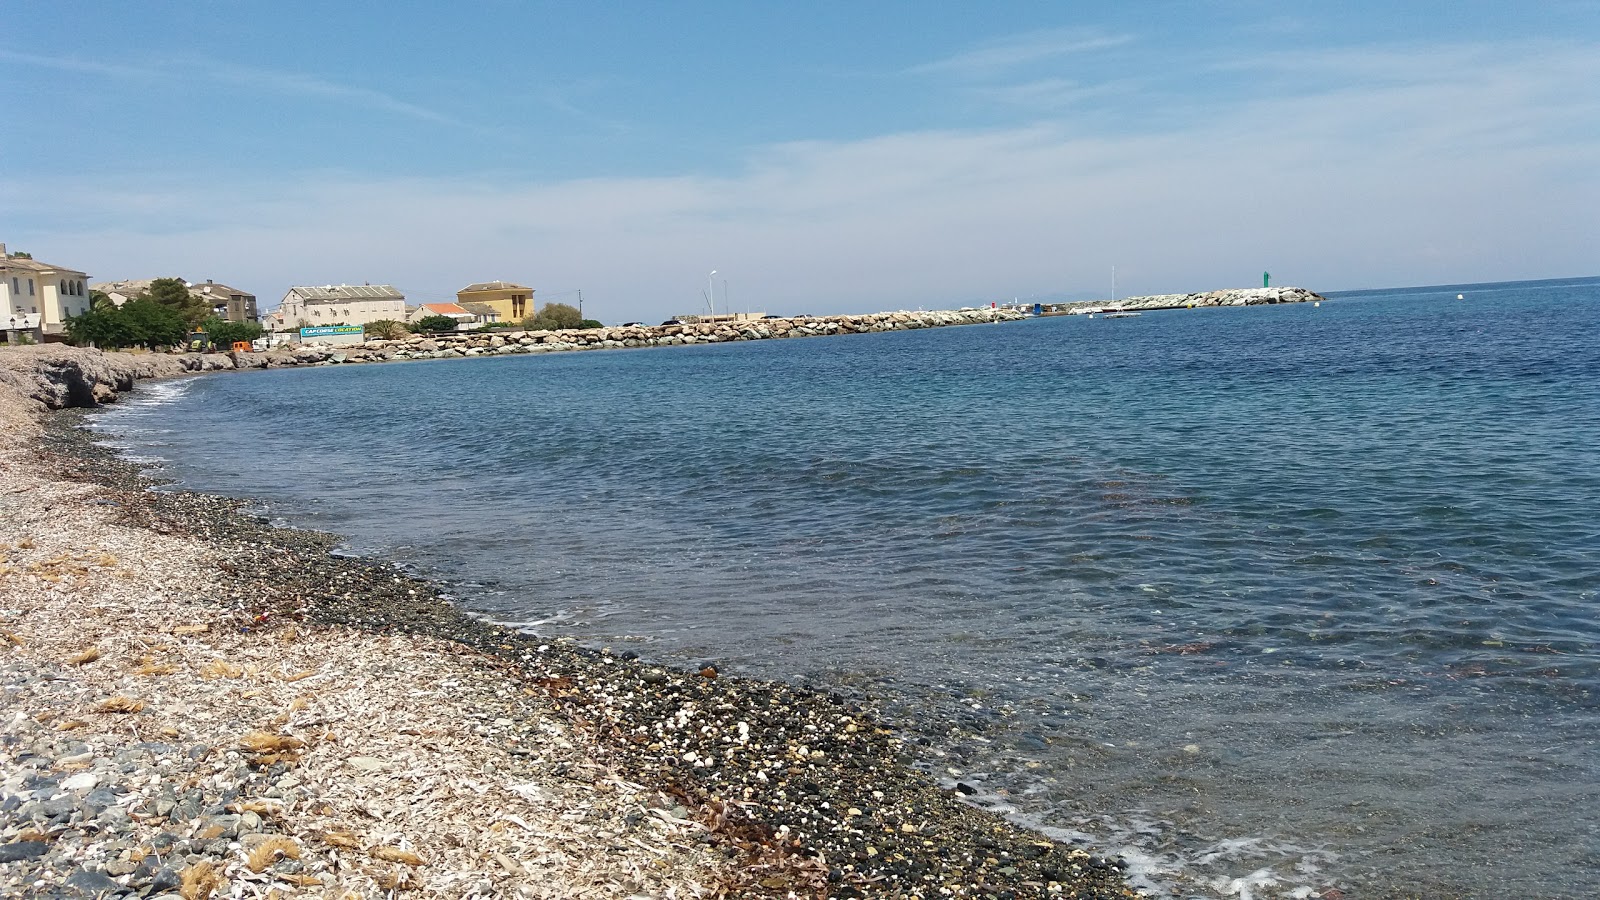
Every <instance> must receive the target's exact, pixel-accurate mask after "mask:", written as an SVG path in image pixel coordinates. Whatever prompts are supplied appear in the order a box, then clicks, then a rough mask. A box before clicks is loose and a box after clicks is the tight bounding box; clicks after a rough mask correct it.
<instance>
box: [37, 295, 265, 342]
mask: <svg viewBox="0 0 1600 900" xmlns="http://www.w3.org/2000/svg"><path fill="white" fill-rule="evenodd" d="M66 329H67V339H68V340H70V341H72V343H74V344H77V345H79V346H83V345H85V344H94V345H95V346H96V347H101V348H103V349H115V348H117V347H132V346H135V345H139V344H143V345H144V346H146V347H150V348H155V347H173V346H180V345H182V344H184V343H185V342H186V341H187V340H188V338H189V326H188V325H187V324H185V323H184V321H183V318H182V317H181V316H180V315H178V313H177V311H176V310H173V309H172V308H170V307H167V306H162V305H161V304H160V303H157V302H155V301H154V300H146V299H143V298H135V299H133V300H129V301H128V302H127V303H124V304H123V305H122V306H120V307H116V306H110V307H102V308H99V309H96V308H94V307H90V309H89V310H88V311H86V312H84V313H83V314H82V315H77V316H73V317H72V318H70V319H68V320H67V322H66ZM258 333H259V328H258Z"/></svg>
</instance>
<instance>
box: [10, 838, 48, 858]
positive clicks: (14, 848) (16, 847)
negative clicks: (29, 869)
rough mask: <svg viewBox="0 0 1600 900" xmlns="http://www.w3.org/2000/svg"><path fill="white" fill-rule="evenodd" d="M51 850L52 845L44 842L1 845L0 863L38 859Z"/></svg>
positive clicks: (20, 842) (17, 842)
mask: <svg viewBox="0 0 1600 900" xmlns="http://www.w3.org/2000/svg"><path fill="white" fill-rule="evenodd" d="M49 849H50V845H49V844H47V843H45V842H44V841H15V842H13V843H10V844H0V863H8V862H17V861H18V860H23V859H38V858H39V857H41V856H43V855H45V853H46V852H47V851H48V850H49Z"/></svg>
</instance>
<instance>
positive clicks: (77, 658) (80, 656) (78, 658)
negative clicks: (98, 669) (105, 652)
mask: <svg viewBox="0 0 1600 900" xmlns="http://www.w3.org/2000/svg"><path fill="white" fill-rule="evenodd" d="M99 658H100V648H99V647H90V648H89V649H87V650H84V651H83V652H81V653H75V654H73V655H72V656H71V657H69V658H68V659H67V665H69V666H86V665H88V664H89V663H92V662H94V661H95V660H97V659H99Z"/></svg>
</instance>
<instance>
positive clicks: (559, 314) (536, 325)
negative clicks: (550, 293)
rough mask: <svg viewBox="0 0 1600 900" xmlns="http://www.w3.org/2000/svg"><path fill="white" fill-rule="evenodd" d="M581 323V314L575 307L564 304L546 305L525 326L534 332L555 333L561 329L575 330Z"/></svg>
mask: <svg viewBox="0 0 1600 900" xmlns="http://www.w3.org/2000/svg"><path fill="white" fill-rule="evenodd" d="M582 322H583V314H582V313H580V312H578V310H577V308H576V307H572V306H568V305H567V304H565V303H546V304H545V305H544V308H543V309H541V310H539V312H538V314H537V315H535V316H534V317H533V319H532V320H530V321H528V322H527V325H528V327H529V328H531V329H533V330H535V331H555V330H557V329H561V328H577V327H578V326H579V325H580V324H581V323H582Z"/></svg>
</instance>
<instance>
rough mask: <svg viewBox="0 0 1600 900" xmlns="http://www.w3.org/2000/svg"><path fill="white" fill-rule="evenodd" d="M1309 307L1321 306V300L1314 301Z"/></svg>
mask: <svg viewBox="0 0 1600 900" xmlns="http://www.w3.org/2000/svg"><path fill="white" fill-rule="evenodd" d="M1311 305H1312V306H1321V305H1322V301H1321V300H1317V301H1314V302H1313V303H1312V304H1311Z"/></svg>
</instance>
